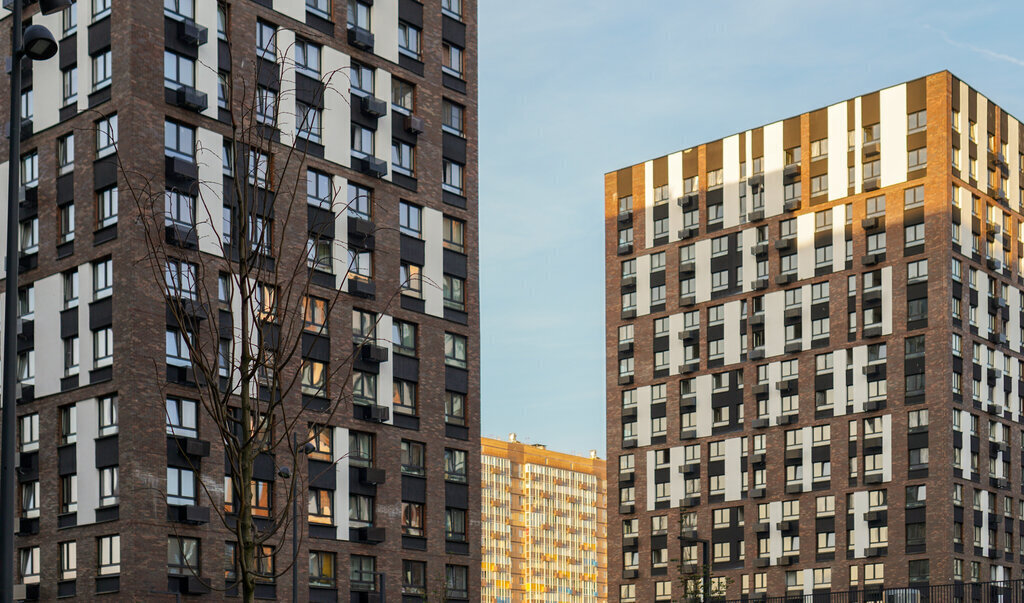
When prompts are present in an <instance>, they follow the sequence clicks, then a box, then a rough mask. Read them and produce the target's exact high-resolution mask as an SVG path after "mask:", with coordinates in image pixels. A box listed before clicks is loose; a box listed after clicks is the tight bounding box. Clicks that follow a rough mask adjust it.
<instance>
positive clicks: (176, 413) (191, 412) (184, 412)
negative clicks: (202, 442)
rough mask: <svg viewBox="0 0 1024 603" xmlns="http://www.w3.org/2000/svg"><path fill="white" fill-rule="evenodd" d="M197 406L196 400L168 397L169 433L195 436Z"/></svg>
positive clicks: (188, 436) (189, 436) (187, 436)
mask: <svg viewBox="0 0 1024 603" xmlns="http://www.w3.org/2000/svg"><path fill="white" fill-rule="evenodd" d="M196 406H197V403H196V402H195V401H194V400H186V399H184V398H171V397H168V398H167V404H166V412H167V428H166V430H167V434H168V435H175V436H182V437H186V438H194V437H196V435H197V430H196V425H197V423H196Z"/></svg>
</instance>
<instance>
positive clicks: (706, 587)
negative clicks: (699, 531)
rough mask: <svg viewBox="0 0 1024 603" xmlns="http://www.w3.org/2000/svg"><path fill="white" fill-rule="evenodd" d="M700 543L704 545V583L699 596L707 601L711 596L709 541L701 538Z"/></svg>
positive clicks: (705, 602)
mask: <svg viewBox="0 0 1024 603" xmlns="http://www.w3.org/2000/svg"><path fill="white" fill-rule="evenodd" d="M701 543H702V544H703V545H704V547H703V551H704V553H703V554H702V557H703V561H704V583H703V587H702V588H701V591H702V593H701V594H702V595H703V596H702V597H701V600H702V601H704V603H707V601H708V599H709V598H710V597H711V563H710V561H711V555H710V552H709V551H708V549H710V548H711V541H710V540H701Z"/></svg>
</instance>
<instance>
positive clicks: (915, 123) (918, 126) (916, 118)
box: [907, 109, 960, 134]
mask: <svg viewBox="0 0 1024 603" xmlns="http://www.w3.org/2000/svg"><path fill="white" fill-rule="evenodd" d="M953 114H954V116H955V117H958V116H957V115H956V111H954V112H953ZM957 121H958V120H957V119H954V120H953V128H954V129H956V130H957V131H959V127H960V126H959V124H958V123H957ZM927 125H928V112H927V111H926V110H924V109H921V110H920V111H916V112H914V113H910V114H908V115H907V134H913V133H914V132H920V131H921V130H924V129H925V127H927Z"/></svg>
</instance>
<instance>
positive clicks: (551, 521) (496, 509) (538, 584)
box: [480, 433, 608, 603]
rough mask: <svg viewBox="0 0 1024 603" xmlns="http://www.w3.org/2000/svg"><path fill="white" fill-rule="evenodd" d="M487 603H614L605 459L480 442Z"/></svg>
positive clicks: (484, 598)
mask: <svg viewBox="0 0 1024 603" xmlns="http://www.w3.org/2000/svg"><path fill="white" fill-rule="evenodd" d="M480 475H481V482H482V487H483V494H482V496H481V500H482V504H483V507H482V515H481V521H482V524H481V529H480V531H481V535H482V537H483V546H482V558H483V566H482V571H481V579H482V585H481V591H480V594H481V598H480V600H481V601H484V602H486V603H529V602H533V601H536V602H542V601H563V602H566V603H586V602H591V603H598V602H602V601H607V600H608V594H607V582H606V570H607V566H606V537H607V531H606V521H605V517H606V515H605V508H606V505H607V492H606V489H605V461H603V460H602V459H599V458H597V453H596V452H594V451H591V454H590V456H589V457H580V456H575V455H571V454H565V453H561V452H555V451H553V450H548V449H547V448H546V447H545V446H542V445H537V444H526V443H523V442H519V441H518V440H517V439H516V434H514V433H513V434H509V437H508V441H502V440H495V439H490V438H482V439H481V473H480Z"/></svg>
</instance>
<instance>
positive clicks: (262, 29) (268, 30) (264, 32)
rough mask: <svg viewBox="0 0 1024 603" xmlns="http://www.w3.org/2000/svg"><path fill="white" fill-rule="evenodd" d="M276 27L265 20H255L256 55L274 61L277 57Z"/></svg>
mask: <svg viewBox="0 0 1024 603" xmlns="http://www.w3.org/2000/svg"><path fill="white" fill-rule="evenodd" d="M276 36H277V27H276V26H274V25H271V24H270V23H267V22H266V21H261V20H259V21H256V55H257V56H259V57H262V58H264V59H267V60H270V61H274V60H276V59H277V44H276V41H275V38H276Z"/></svg>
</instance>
